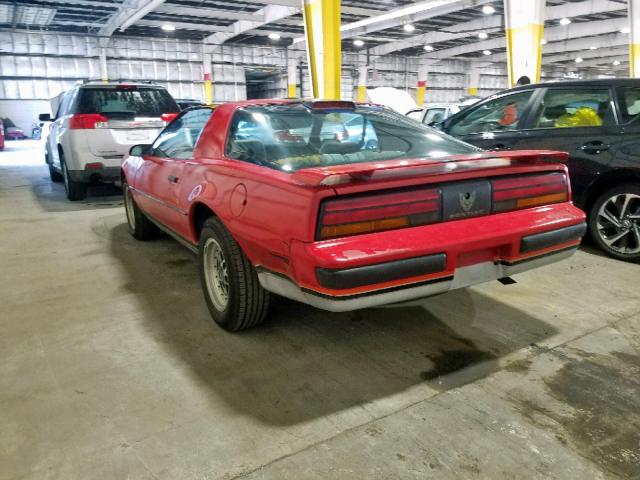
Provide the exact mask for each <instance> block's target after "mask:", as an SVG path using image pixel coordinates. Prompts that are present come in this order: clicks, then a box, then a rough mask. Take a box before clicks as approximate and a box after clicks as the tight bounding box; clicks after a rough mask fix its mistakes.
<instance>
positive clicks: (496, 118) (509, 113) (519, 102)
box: [450, 90, 533, 135]
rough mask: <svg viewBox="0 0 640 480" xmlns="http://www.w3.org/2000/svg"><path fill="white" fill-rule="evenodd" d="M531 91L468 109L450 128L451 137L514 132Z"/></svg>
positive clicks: (505, 96) (513, 94)
mask: <svg viewBox="0 0 640 480" xmlns="http://www.w3.org/2000/svg"><path fill="white" fill-rule="evenodd" d="M532 93H533V90H527V91H525V92H517V93H512V94H510V95H504V96H502V97H499V98H496V99H494V100H490V101H488V102H487V103H484V104H482V105H479V106H477V107H470V108H469V111H468V112H467V114H466V115H463V116H462V118H460V119H459V120H458V121H457V122H456V123H455V124H454V125H453V126H452V128H451V132H450V133H451V134H453V135H468V134H470V133H484V132H501V131H509V130H515V129H516V128H517V126H518V121H519V120H520V118H521V117H522V114H523V113H524V109H525V107H526V106H527V102H528V101H529V98H531V95H532Z"/></svg>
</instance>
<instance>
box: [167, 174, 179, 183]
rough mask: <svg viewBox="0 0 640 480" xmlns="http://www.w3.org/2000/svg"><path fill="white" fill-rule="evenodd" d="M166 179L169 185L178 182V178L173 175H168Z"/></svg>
mask: <svg viewBox="0 0 640 480" xmlns="http://www.w3.org/2000/svg"><path fill="white" fill-rule="evenodd" d="M167 178H168V179H169V181H170V182H171V183H178V180H179V178H178V177H176V176H175V175H169V176H168V177H167Z"/></svg>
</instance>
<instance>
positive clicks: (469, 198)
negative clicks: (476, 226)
mask: <svg viewBox="0 0 640 480" xmlns="http://www.w3.org/2000/svg"><path fill="white" fill-rule="evenodd" d="M458 198H459V199H460V206H461V207H462V209H463V210H464V211H465V212H468V211H469V210H471V208H472V207H473V204H474V203H475V201H476V192H475V191H473V192H460V193H459V194H458Z"/></svg>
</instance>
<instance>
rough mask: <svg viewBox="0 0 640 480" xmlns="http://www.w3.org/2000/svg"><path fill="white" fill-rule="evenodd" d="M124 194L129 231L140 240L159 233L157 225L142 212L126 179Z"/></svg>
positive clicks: (150, 237) (123, 184) (148, 238)
mask: <svg viewBox="0 0 640 480" xmlns="http://www.w3.org/2000/svg"><path fill="white" fill-rule="evenodd" d="M122 192H123V196H124V211H125V213H126V215H127V225H128V227H129V233H130V234H131V235H132V236H133V238H137V239H138V240H150V239H152V238H154V237H155V236H156V234H157V233H158V230H157V227H156V226H155V225H154V224H153V223H151V220H149V219H148V218H147V216H146V215H145V214H144V213H142V210H140V207H138V205H137V204H136V201H135V200H134V199H133V196H132V195H131V189H130V188H129V185H128V184H127V182H126V181H124V182H122Z"/></svg>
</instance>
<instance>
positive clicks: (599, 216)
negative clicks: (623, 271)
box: [589, 184, 640, 261]
mask: <svg viewBox="0 0 640 480" xmlns="http://www.w3.org/2000/svg"><path fill="white" fill-rule="evenodd" d="M589 230H590V231H591V235H592V237H593V239H594V240H595V242H596V243H597V244H598V246H599V247H600V248H601V249H602V250H604V251H605V252H607V253H608V254H609V255H611V256H612V257H615V258H619V259H620V260H628V261H638V260H640V185H636V184H625V185H620V186H617V187H614V188H611V189H610V190H607V191H606V192H604V193H603V194H602V195H600V197H598V200H596V203H595V204H594V205H593V207H592V208H591V212H590V213H589Z"/></svg>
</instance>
